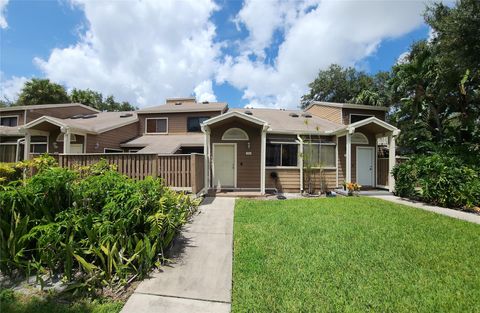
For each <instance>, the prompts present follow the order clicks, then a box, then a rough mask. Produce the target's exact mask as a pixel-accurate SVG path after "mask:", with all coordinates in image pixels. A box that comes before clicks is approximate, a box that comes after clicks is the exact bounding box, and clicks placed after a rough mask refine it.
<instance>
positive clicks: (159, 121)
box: [145, 117, 168, 134]
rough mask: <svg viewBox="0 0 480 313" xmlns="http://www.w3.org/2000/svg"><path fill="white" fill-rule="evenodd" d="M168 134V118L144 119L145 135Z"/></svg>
mask: <svg viewBox="0 0 480 313" xmlns="http://www.w3.org/2000/svg"><path fill="white" fill-rule="evenodd" d="M167 132H168V118H166V117H159V118H147V119H145V133H147V134H166V133H167Z"/></svg>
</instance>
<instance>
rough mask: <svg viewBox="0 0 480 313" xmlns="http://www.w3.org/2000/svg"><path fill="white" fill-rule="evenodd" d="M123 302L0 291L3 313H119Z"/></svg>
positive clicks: (9, 290) (0, 304)
mask: <svg viewBox="0 0 480 313" xmlns="http://www.w3.org/2000/svg"><path fill="white" fill-rule="evenodd" d="M122 307H123V302H120V301H113V300H109V299H96V300H88V299H77V300H72V299H68V300H67V299H60V298H58V297H52V296H50V297H46V299H41V298H40V297H37V296H34V295H32V296H26V295H23V294H21V293H14V292H13V291H12V290H11V289H1V290H0V312H1V313H4V312H5V313H7V312H8V313H118V312H120V310H121V309H122Z"/></svg>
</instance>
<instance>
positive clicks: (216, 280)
mask: <svg viewBox="0 0 480 313" xmlns="http://www.w3.org/2000/svg"><path fill="white" fill-rule="evenodd" d="M234 205H235V199H234V198H205V200H204V201H203V203H202V205H201V206H200V208H199V214H198V215H195V216H194V218H193V222H192V223H190V224H188V225H186V227H185V228H184V230H183V231H182V233H181V234H180V236H179V238H177V239H176V240H175V244H174V248H173V249H172V250H173V251H172V255H171V258H172V259H173V260H174V262H173V264H171V265H168V266H165V267H162V271H161V272H158V273H157V272H156V273H154V274H153V275H152V277H151V278H149V279H147V280H144V281H142V282H141V283H140V285H139V286H138V287H137V289H136V290H135V292H134V293H133V295H132V296H131V297H130V298H129V299H128V301H127V303H126V304H125V306H124V307H123V309H122V311H121V313H147V312H148V313H157V312H158V313H160V312H162V313H163V312H171V313H177V312H178V313H180V312H181V313H203V312H205V313H228V312H230V308H231V288H232V246H233V208H234Z"/></svg>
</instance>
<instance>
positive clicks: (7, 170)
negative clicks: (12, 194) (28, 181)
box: [0, 163, 22, 184]
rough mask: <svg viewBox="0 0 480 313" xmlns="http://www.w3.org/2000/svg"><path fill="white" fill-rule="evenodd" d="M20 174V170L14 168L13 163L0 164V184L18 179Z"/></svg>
mask: <svg viewBox="0 0 480 313" xmlns="http://www.w3.org/2000/svg"><path fill="white" fill-rule="evenodd" d="M21 173H22V172H21V170H20V169H19V168H16V167H15V163H0V184H6V183H8V182H11V181H14V180H18V179H20V177H21Z"/></svg>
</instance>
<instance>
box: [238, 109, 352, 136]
mask: <svg viewBox="0 0 480 313" xmlns="http://www.w3.org/2000/svg"><path fill="white" fill-rule="evenodd" d="M231 111H237V112H242V113H245V112H246V111H250V112H251V113H252V115H251V116H255V117H257V118H259V119H261V120H263V121H265V122H267V123H268V124H269V125H270V128H269V129H268V132H270V133H282V132H285V133H312V132H313V133H318V132H321V133H329V132H332V131H334V130H337V129H339V128H341V127H343V125H342V124H337V123H334V122H331V121H329V120H326V119H323V118H320V117H317V116H315V115H311V114H309V113H307V112H303V111H301V110H279V109H231ZM305 114H308V115H309V116H310V117H306V116H305ZM292 115H293V116H292ZM295 116H296V117H295Z"/></svg>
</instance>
